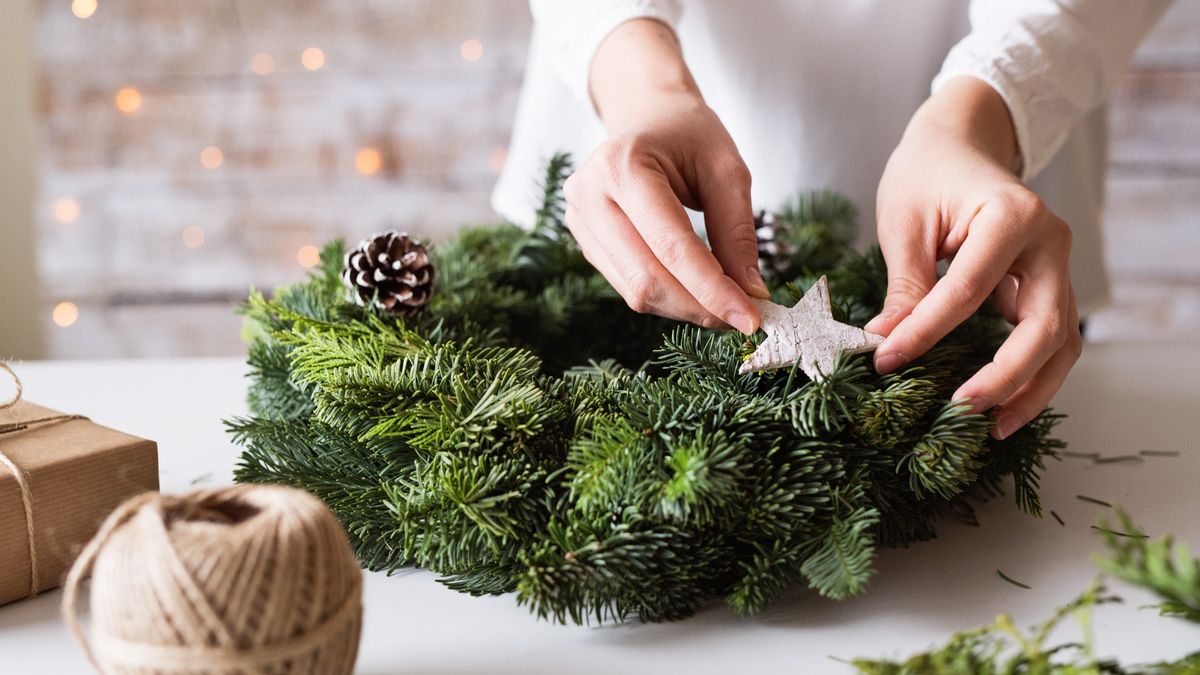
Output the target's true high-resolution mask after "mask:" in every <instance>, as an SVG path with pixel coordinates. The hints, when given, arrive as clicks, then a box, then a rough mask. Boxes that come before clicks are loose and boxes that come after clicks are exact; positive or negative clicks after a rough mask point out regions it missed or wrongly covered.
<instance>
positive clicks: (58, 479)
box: [0, 401, 158, 605]
mask: <svg viewBox="0 0 1200 675" xmlns="http://www.w3.org/2000/svg"><path fill="white" fill-rule="evenodd" d="M60 414H61V413H58V412H56V411H54V410H50V409H47V408H43V407H41V406H37V405H34V404H32V403H27V402H24V401H21V402H18V403H17V404H16V405H15V406H13V407H10V408H6V409H3V410H0V428H11V426H10V425H12V424H20V423H23V422H27V421H29V420H35V419H39V418H44V417H51V416H55V415H60ZM0 453H4V455H5V456H6V457H7V458H8V459H9V461H10V462H11V463H12V464H15V465H16V466H17V467H18V468H19V469H20V470H21V471H23V472H24V474H25V477H26V480H27V487H28V496H29V497H30V498H31V500H32V506H33V509H32V517H33V518H32V522H33V533H34V546H35V548H36V556H37V584H36V586H37V588H36V590H37V591H38V592H40V591H44V590H46V589H49V588H54V587H56V586H58V585H60V584H61V583H62V581H63V579H64V578H65V577H66V574H67V571H68V570H69V569H70V567H71V563H72V562H74V560H75V557H76V556H77V555H78V554H79V552H80V550H82V549H83V546H84V545H85V544H86V543H87V542H88V540H89V539H91V538H92V535H94V534H95V533H96V530H97V529H98V528H99V527H100V523H101V522H102V521H103V520H104V518H105V516H107V515H108V514H109V512H111V511H112V510H113V509H114V508H116V507H117V505H118V504H120V503H121V502H123V501H125V499H127V498H129V497H131V496H133V495H136V494H139V493H142V492H145V491H147V490H157V489H158V446H157V444H156V443H155V442H154V441H148V440H145V439H142V438H137V437H136V436H130V435H129V434H125V433H121V432H120V431H114V430H113V429H109V428H107V427H103V426H100V425H99V424H96V423H95V422H92V421H90V420H87V419H67V420H57V421H51V422H45V423H40V424H31V425H30V426H28V427H27V428H24V429H20V430H16V431H10V432H8V433H0ZM25 510H26V509H25V504H24V501H23V499H22V495H21V486H20V483H19V482H18V480H17V477H16V476H15V475H13V473H12V471H11V470H10V469H9V468H8V467H6V466H5V465H4V464H3V463H0V605H3V604H5V603H8V602H13V601H15V600H21V599H23V598H26V597H29V595H30V594H31V591H32V590H33V589H32V588H31V580H32V570H31V566H30V550H29V548H30V547H29V544H30V541H29V530H28V528H27V525H26V518H25Z"/></svg>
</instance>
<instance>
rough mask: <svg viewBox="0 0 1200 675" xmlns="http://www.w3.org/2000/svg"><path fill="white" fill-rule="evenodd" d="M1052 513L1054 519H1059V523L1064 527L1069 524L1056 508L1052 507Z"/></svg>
mask: <svg viewBox="0 0 1200 675" xmlns="http://www.w3.org/2000/svg"><path fill="white" fill-rule="evenodd" d="M1050 515H1052V516H1054V519H1055V520H1057V521H1058V524H1059V525H1062V526H1063V527H1066V526H1067V524H1066V523H1064V522H1063V519H1062V517H1061V516H1059V515H1058V514H1057V513H1055V511H1054V509H1050Z"/></svg>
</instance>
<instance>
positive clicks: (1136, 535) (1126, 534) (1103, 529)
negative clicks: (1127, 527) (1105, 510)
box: [1092, 525, 1150, 539]
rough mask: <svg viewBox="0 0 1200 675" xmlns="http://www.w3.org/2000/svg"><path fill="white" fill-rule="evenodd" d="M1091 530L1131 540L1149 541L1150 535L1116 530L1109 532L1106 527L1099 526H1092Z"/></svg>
mask: <svg viewBox="0 0 1200 675" xmlns="http://www.w3.org/2000/svg"><path fill="white" fill-rule="evenodd" d="M1092 529H1093V530H1096V531H1097V532H1104V533H1106V534H1112V535H1116V536H1118V537H1130V538H1132V539H1149V538H1150V535H1148V534H1142V533H1141V532H1117V531H1116V530H1110V529H1108V528H1107V527H1100V526H1099V525H1092Z"/></svg>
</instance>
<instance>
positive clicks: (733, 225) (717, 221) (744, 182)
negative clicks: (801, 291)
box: [699, 156, 771, 298]
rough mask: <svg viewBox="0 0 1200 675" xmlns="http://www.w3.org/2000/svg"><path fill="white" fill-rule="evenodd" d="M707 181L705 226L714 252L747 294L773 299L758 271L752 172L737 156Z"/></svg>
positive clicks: (703, 197)
mask: <svg viewBox="0 0 1200 675" xmlns="http://www.w3.org/2000/svg"><path fill="white" fill-rule="evenodd" d="M707 178H708V179H707V180H705V181H703V183H702V186H701V192H700V195H699V197H700V207H701V208H702V209H703V210H704V229H705V231H707V232H708V241H709V244H710V245H711V246H712V251H713V255H714V256H715V257H716V259H717V262H719V263H721V269H722V270H724V271H725V276H727V277H729V278H730V279H733V280H734V282H735V283H737V285H738V286H740V287H741V288H742V290H743V291H745V292H746V294H747V295H750V296H752V297H756V298H769V297H771V292H770V291H769V290H767V285H766V283H764V282H763V278H762V274H761V273H760V272H759V270H758V237H757V236H756V235H755V233H754V210H753V209H752V208H751V206H750V171H749V170H748V169H747V168H746V164H745V163H744V162H742V160H741V158H740V157H736V156H735V157H734V159H733V160H729V161H728V162H727V163H726V164H724V165H723V166H721V167H719V168H714V170H713V171H712V173H711V174H710V175H709V176H708V177H707Z"/></svg>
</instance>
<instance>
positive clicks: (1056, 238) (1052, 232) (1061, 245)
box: [1046, 216, 1074, 256]
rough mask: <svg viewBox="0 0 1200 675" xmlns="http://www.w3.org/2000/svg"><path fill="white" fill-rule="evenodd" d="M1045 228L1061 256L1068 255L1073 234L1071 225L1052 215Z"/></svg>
mask: <svg viewBox="0 0 1200 675" xmlns="http://www.w3.org/2000/svg"><path fill="white" fill-rule="evenodd" d="M1046 230H1047V233H1048V235H1049V238H1050V241H1051V243H1052V245H1053V246H1054V247H1055V248H1056V249H1057V251H1058V252H1059V253H1060V254H1061V255H1063V256H1070V254H1071V243H1072V239H1074V235H1073V234H1072V233H1071V227H1070V226H1069V225H1067V222H1066V221H1065V220H1063V219H1062V218H1059V217H1058V216H1053V217H1051V218H1050V221H1049V222H1048V223H1047V224H1046Z"/></svg>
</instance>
